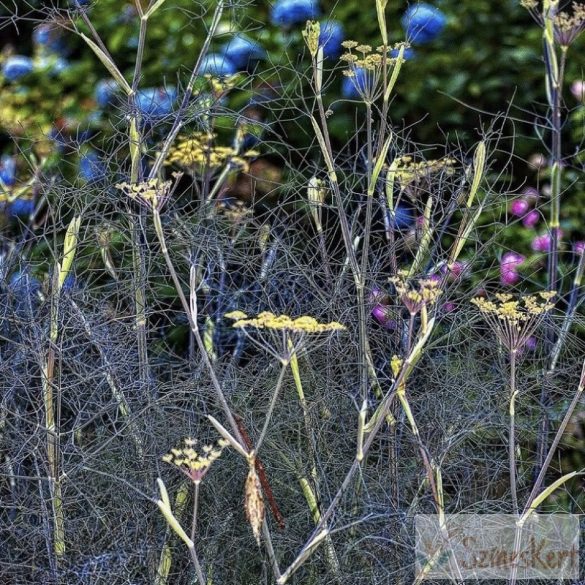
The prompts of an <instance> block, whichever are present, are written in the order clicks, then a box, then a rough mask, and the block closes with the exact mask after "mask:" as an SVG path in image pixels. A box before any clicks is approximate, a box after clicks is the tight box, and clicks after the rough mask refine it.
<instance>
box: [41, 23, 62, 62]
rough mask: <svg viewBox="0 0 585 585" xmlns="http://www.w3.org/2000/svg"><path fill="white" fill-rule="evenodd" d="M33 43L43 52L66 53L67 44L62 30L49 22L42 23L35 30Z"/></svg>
mask: <svg viewBox="0 0 585 585" xmlns="http://www.w3.org/2000/svg"><path fill="white" fill-rule="evenodd" d="M32 38H33V43H34V44H35V45H36V46H37V47H38V48H39V49H41V50H42V51H43V52H45V51H48V52H50V53H58V54H61V55H62V54H64V53H66V52H67V51H66V49H67V46H66V45H65V42H64V40H63V37H62V36H61V34H60V31H59V30H58V29H57V28H56V27H54V26H51V25H49V24H41V26H38V27H37V28H35V30H34V31H33V36H32Z"/></svg>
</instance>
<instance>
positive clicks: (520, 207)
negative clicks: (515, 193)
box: [510, 199, 530, 217]
mask: <svg viewBox="0 0 585 585" xmlns="http://www.w3.org/2000/svg"><path fill="white" fill-rule="evenodd" d="M529 207H530V204H529V203H528V201H526V199H514V201H512V203H511V205H510V213H511V214H512V215H515V216H516V217H522V216H523V215H524V214H525V213H526V212H527V211H528V208H529Z"/></svg>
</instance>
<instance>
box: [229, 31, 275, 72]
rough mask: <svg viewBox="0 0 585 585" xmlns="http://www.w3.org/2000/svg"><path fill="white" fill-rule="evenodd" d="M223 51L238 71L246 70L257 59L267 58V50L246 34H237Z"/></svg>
mask: <svg viewBox="0 0 585 585" xmlns="http://www.w3.org/2000/svg"><path fill="white" fill-rule="evenodd" d="M222 53H223V54H224V55H225V56H226V57H227V58H228V60H229V61H230V62H231V63H232V64H233V65H234V67H235V68H236V69H237V70H238V71H245V70H246V69H248V68H250V67H251V66H252V65H254V63H255V62H256V61H261V60H262V59H265V58H266V51H265V50H264V49H263V48H262V46H261V45H260V44H258V43H257V42H256V41H253V40H252V39H249V38H248V37H246V36H244V35H236V36H234V37H233V38H232V39H230V40H229V41H228V42H227V43H226V44H225V45H224V46H223V48H222Z"/></svg>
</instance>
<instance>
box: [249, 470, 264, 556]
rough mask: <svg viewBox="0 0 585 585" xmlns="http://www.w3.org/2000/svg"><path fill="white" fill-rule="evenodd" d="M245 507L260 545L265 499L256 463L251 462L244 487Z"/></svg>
mask: <svg viewBox="0 0 585 585" xmlns="http://www.w3.org/2000/svg"><path fill="white" fill-rule="evenodd" d="M244 507H245V509H246V518H248V522H249V523H250V526H251V527H252V532H253V533H254V538H255V539H256V542H257V543H258V545H260V530H261V528H262V522H263V521H264V499H263V497H262V488H261V486H260V480H259V479H258V474H257V473H256V469H255V468H254V463H253V462H252V463H251V464H250V471H248V477H247V478H246V484H245V487H244Z"/></svg>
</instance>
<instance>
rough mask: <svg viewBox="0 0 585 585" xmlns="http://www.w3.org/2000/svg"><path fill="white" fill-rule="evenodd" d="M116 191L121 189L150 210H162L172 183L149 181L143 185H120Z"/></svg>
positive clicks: (156, 180)
mask: <svg viewBox="0 0 585 585" xmlns="http://www.w3.org/2000/svg"><path fill="white" fill-rule="evenodd" d="M116 189H120V190H122V191H124V193H126V195H128V197H130V199H133V200H134V201H137V202H138V203H140V204H142V205H146V207H149V208H150V209H157V210H160V209H162V207H163V206H164V204H165V203H166V201H167V199H168V197H169V194H170V189H171V181H160V180H159V179H148V180H147V181H143V182H142V183H126V182H124V183H118V184H117V185H116Z"/></svg>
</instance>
